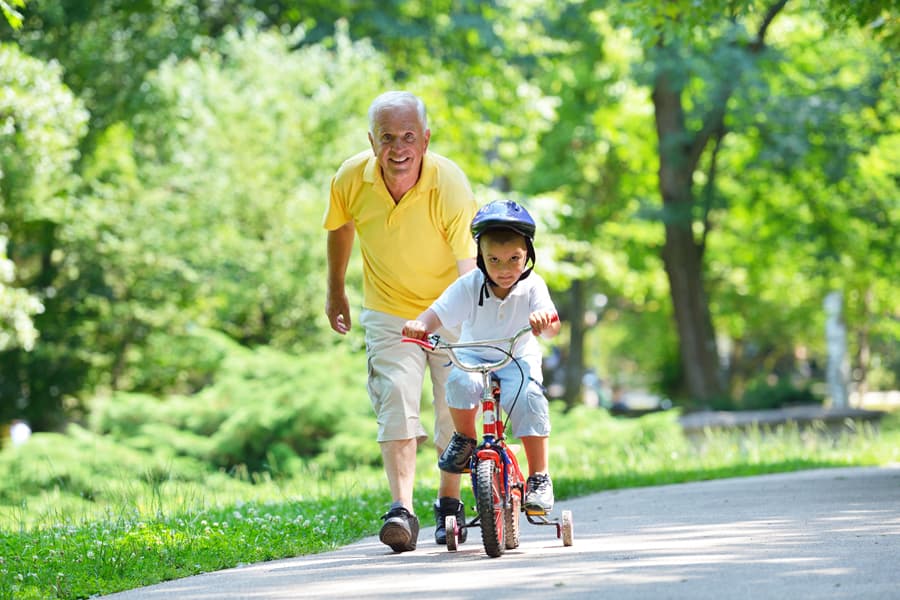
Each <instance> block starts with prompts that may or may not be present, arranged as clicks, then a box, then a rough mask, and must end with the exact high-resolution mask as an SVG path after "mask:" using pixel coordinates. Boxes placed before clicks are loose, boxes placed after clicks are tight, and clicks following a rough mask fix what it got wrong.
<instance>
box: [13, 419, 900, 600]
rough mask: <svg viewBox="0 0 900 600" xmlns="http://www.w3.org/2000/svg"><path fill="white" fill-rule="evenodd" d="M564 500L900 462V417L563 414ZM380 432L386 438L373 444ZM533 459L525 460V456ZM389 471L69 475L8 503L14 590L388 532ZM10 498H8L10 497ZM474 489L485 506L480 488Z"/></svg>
mask: <svg viewBox="0 0 900 600" xmlns="http://www.w3.org/2000/svg"><path fill="white" fill-rule="evenodd" d="M553 419H554V420H553V427H554V433H553V436H552V438H551V440H552V442H551V466H552V472H553V476H554V487H555V490H556V496H557V499H558V500H562V499H565V498H571V497H575V496H579V495H584V494H588V493H593V492H598V491H601V490H607V489H613V488H623V487H634V486H647V485H656V484H666V483H678V482H685V481H696V480H706V479H715V478H723V477H734V476H743V475H756V474H762V473H772V472H781V471H793V470H799V469H808V468H820V467H838V466H849V465H875V464H888V463H897V462H900V415H892V416H890V417H888V418H887V419H885V420H884V421H883V422H882V425H881V428H880V431H879V430H876V429H874V428H872V427H870V426H864V425H857V426H856V430H855V431H853V432H846V433H844V434H841V435H837V436H836V435H833V434H830V433H828V432H827V431H826V430H825V429H824V427H815V428H813V429H810V430H801V429H799V428H797V427H796V426H790V425H788V426H782V427H778V428H775V429H771V430H762V429H753V430H750V431H749V432H746V433H744V434H740V433H735V432H727V433H721V432H720V433H709V434H708V435H707V436H706V437H705V439H703V440H702V441H700V442H691V441H690V440H688V439H686V438H685V437H684V436H683V435H682V433H681V429H680V427H679V426H678V424H677V422H676V420H675V415H674V414H673V413H669V414H655V415H648V416H645V417H642V418H640V419H633V420H619V419H613V418H611V417H609V416H608V415H606V414H605V413H604V412H603V411H591V410H588V409H577V410H575V411H573V412H570V413H568V414H563V413H561V412H558V411H557V412H555V413H554V415H553ZM373 443H374V442H373ZM523 466H524V465H523ZM418 469H419V476H418V480H417V488H416V511H417V512H418V513H420V515H422V516H423V524H426V525H428V524H430V520H431V519H430V515H431V508H430V504H431V502H432V501H433V499H434V497H435V494H436V491H437V484H438V474H437V470H436V467H435V466H434V453H433V451H432V450H431V449H429V448H424V449H423V450H422V451H421V452H420V453H419V462H418ZM383 477H384V476H383V474H382V473H381V471H380V470H378V469H372V468H361V469H357V470H355V471H353V472H342V473H327V472H323V471H314V470H311V469H306V470H304V471H303V472H302V473H300V474H298V475H297V476H296V477H295V478H293V479H291V480H273V479H271V478H267V477H251V476H248V475H244V476H243V477H235V476H232V477H228V476H225V475H222V474H216V475H214V476H212V477H210V478H209V479H208V480H207V481H205V482H203V483H202V484H198V483H191V482H184V481H179V480H177V479H175V478H172V479H166V478H165V477H160V476H159V473H158V472H157V473H156V475H155V476H154V477H148V478H146V480H145V481H144V483H143V484H142V485H140V486H137V485H134V484H131V485H130V487H128V486H126V487H124V488H123V487H122V485H121V482H117V481H115V479H110V480H109V481H108V482H105V486H106V487H105V488H104V485H97V486H94V488H95V489H98V490H101V491H102V490H104V489H106V490H109V493H99V494H96V496H95V497H94V498H93V499H92V500H91V501H90V502H84V503H81V504H79V503H77V502H74V501H72V500H71V498H69V497H68V496H67V495H66V494H64V493H63V492H62V491H61V488H60V486H59V485H56V486H54V487H53V488H52V489H46V490H43V491H42V492H41V493H39V494H36V495H33V496H30V497H28V498H27V499H25V500H23V501H22V502H19V503H18V504H16V505H9V504H6V505H4V504H0V600H7V599H10V600H11V599H16V600H25V599H30V598H40V599H46V598H87V597H89V596H91V595H95V594H106V593H112V592H115V591H120V590H124V589H131V588H135V587H140V586H143V585H149V584H152V583H156V582H159V581H164V580H168V579H173V578H178V577H184V576H187V575H193V574H197V573H203V572H209V571H215V570H218V569H223V568H228V567H234V566H238V565H241V564H249V563H254V562H258V561H265V560H272V559H277V558H284V557H290V556H298V555H302V554H309V553H315V552H323V551H327V550H330V549H334V548H337V547H340V546H342V545H344V544H347V543H350V542H353V541H354V540H357V539H360V538H362V537H365V536H368V535H373V534H375V533H376V532H377V528H378V524H379V520H378V517H379V516H380V515H381V514H382V513H383V512H384V510H385V508H386V506H387V504H388V501H389V498H388V495H387V492H386V489H385V488H386V485H385V483H384V480H383ZM0 498H2V497H0ZM464 499H465V500H467V504H469V505H470V506H471V503H472V498H471V492H470V491H468V490H465V493H464Z"/></svg>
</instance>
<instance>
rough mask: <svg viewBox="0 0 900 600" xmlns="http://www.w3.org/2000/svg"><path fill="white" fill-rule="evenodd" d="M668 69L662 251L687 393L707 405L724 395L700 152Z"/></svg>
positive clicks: (660, 122)
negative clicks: (700, 237) (699, 192)
mask: <svg viewBox="0 0 900 600" xmlns="http://www.w3.org/2000/svg"><path fill="white" fill-rule="evenodd" d="M673 79H674V78H670V77H669V76H668V75H667V73H666V72H665V71H661V72H660V74H659V75H658V76H657V79H656V85H655V87H654V90H653V103H654V107H655V114H656V129H657V135H658V137H659V188H660V192H661V195H662V200H663V219H664V221H665V231H666V241H665V245H664V246H663V250H662V258H663V262H664V264H665V269H666V275H667V276H668V279H669V287H670V294H671V297H672V307H673V309H674V313H675V323H676V326H677V330H678V342H679V349H680V351H681V362H682V368H683V369H684V375H685V382H686V384H687V391H688V393H689V394H690V396H691V398H692V399H693V400H695V401H698V402H701V403H707V402H709V401H710V400H712V399H714V398H716V397H720V396H722V395H723V394H724V384H723V381H722V378H721V376H720V372H719V371H720V369H719V356H718V352H717V351H716V337H715V331H714V329H713V324H712V318H711V317H710V312H709V302H708V300H707V296H706V291H705V289H704V281H703V255H702V250H701V246H700V245H699V244H698V243H697V242H696V241H695V239H694V232H693V225H694V215H693V206H694V196H693V189H692V187H691V183H692V180H693V172H694V169H695V168H696V165H697V161H698V157H699V154H700V150H701V149H702V147H698V140H697V139H696V138H695V137H694V136H692V135H691V134H690V133H689V132H688V131H687V129H686V127H685V123H684V112H683V108H682V104H681V95H680V89H678V88H677V87H675V86H674V85H673V83H672V81H673Z"/></svg>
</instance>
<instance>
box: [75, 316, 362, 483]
mask: <svg viewBox="0 0 900 600" xmlns="http://www.w3.org/2000/svg"><path fill="white" fill-rule="evenodd" d="M203 335H205V336H207V337H209V338H210V339H214V340H215V344H216V345H217V346H219V347H221V348H224V349H225V351H224V355H223V358H222V360H221V362H220V363H219V368H218V369H217V370H216V371H215V372H214V374H213V379H212V384H211V385H210V386H209V387H206V388H205V389H203V390H201V391H199V392H197V393H196V394H192V395H173V396H169V397H166V398H163V399H155V398H152V397H149V396H145V395H138V394H130V393H118V394H114V395H112V396H110V397H108V398H99V399H97V400H95V401H94V403H93V413H92V418H91V427H92V429H93V430H94V431H96V432H97V433H101V434H109V435H110V436H112V437H113V438H114V439H116V440H118V441H120V442H122V443H123V444H126V445H128V446H129V447H131V448H134V449H139V450H144V451H152V449H153V448H154V446H155V445H157V444H161V445H165V446H167V447H170V448H172V449H174V452H175V453H176V455H179V456H187V457H191V458H194V459H197V460H202V461H206V462H208V463H210V464H211V465H212V466H213V467H216V468H221V469H225V470H227V471H230V470H232V469H235V468H236V467H238V466H241V467H242V468H246V470H248V471H250V472H261V471H265V472H269V473H272V474H273V475H274V474H285V470H286V469H288V468H289V466H290V465H296V464H299V463H298V462H297V460H296V459H300V458H302V459H306V460H309V459H313V458H315V457H319V456H320V455H323V456H321V457H320V458H319V459H317V461H318V462H320V463H321V464H322V466H327V467H328V468H334V469H341V468H347V467H350V466H353V465H357V464H377V463H378V461H379V460H380V455H379V452H378V448H377V445H376V444H374V443H373V441H374V439H375V429H374V428H375V423H374V419H373V417H372V414H371V407H370V405H369V401H368V397H367V395H366V368H365V358H364V356H362V355H361V354H359V353H353V352H351V351H350V350H348V349H346V348H344V347H339V348H335V349H329V350H328V351H327V352H320V353H307V354H305V355H304V356H303V357H302V358H301V357H297V356H293V355H290V354H286V353H284V352H280V351H277V350H273V349H271V348H269V347H260V348H257V349H253V350H251V349H247V348H244V347H242V346H240V345H238V344H236V343H234V342H232V341H230V340H228V338H226V337H224V336H218V334H211V333H210V332H205V333H204V334H203Z"/></svg>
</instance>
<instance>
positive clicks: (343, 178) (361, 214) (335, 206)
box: [323, 150, 478, 319]
mask: <svg viewBox="0 0 900 600" xmlns="http://www.w3.org/2000/svg"><path fill="white" fill-rule="evenodd" d="M477 209H478V207H477V205H476V202H475V197H474V195H473V194H472V188H471V187H470V185H469V180H468V179H467V178H466V176H465V174H464V173H463V172H462V170H461V169H460V168H459V167H458V166H457V165H456V163H454V162H453V161H451V160H450V159H448V158H445V157H443V156H441V155H439V154H435V153H433V152H426V153H425V156H424V158H423V160H422V172H421V175H420V176H419V181H418V182H417V183H416V185H415V186H413V188H412V189H411V190H409V191H408V192H407V193H406V194H405V195H404V196H403V198H401V199H400V202H399V203H397V204H395V203H394V199H393V198H392V197H391V194H390V193H389V192H388V190H387V186H386V185H385V183H384V179H383V178H382V175H381V168H380V167H379V166H378V161H377V160H376V158H375V156H374V154H373V153H372V151H371V150H367V151H365V152H361V153H360V154H357V155H356V156H354V157H352V158H349V159H348V160H346V161H345V162H344V164H342V165H341V167H340V168H339V169H338V171H337V173H336V174H335V176H334V178H333V179H332V180H331V197H330V199H329V203H328V209H327V210H326V211H325V217H324V219H323V225H324V227H325V229H327V230H329V231H332V230H334V229H337V228H339V227H341V226H342V225H344V224H346V223H347V222H349V221H353V224H354V227H355V228H356V235H357V237H358V238H359V243H360V250H361V253H362V259H363V306H364V307H365V308H370V309H372V310H377V311H381V312H385V313H388V314H392V315H395V316H398V317H402V318H405V319H412V318H415V317H417V316H418V315H419V314H420V313H421V312H422V311H423V310H425V309H426V308H428V307H429V306H430V305H431V303H432V302H433V301H434V300H436V299H437V297H438V296H440V295H441V292H443V291H444V290H445V289H446V288H447V286H448V285H450V284H451V283H453V282H454V281H455V280H456V278H457V277H458V275H459V272H458V270H457V266H456V262H457V261H459V260H464V259H466V258H472V257H474V256H475V243H474V241H473V240H472V233H471V231H470V226H471V223H472V218H473V217H474V216H475V212H476V210H477Z"/></svg>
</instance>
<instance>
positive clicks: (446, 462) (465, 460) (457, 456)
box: [438, 431, 478, 473]
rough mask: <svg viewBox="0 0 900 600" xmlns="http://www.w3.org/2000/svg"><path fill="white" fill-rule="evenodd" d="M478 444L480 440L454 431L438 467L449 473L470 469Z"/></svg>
mask: <svg viewBox="0 0 900 600" xmlns="http://www.w3.org/2000/svg"><path fill="white" fill-rule="evenodd" d="M476 444H478V442H476V441H475V440H473V439H472V438H470V437H466V436H464V435H462V434H461V433H458V432H456V431H454V432H453V437H452V438H450V443H449V444H447V447H446V448H444V451H443V452H441V456H440V458H438V468H439V469H440V470H441V471H446V472H447V473H465V472H466V471H467V470H469V459H471V458H472V452H474V451H475V446H476Z"/></svg>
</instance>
